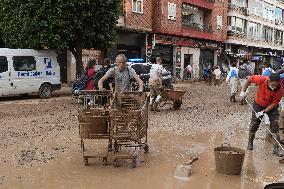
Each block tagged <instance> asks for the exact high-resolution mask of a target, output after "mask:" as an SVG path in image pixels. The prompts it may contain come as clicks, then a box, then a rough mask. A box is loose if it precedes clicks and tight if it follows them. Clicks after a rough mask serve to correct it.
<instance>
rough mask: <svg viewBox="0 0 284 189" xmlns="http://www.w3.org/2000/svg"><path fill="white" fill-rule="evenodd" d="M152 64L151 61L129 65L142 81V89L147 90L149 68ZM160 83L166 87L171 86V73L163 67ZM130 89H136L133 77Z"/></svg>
mask: <svg viewBox="0 0 284 189" xmlns="http://www.w3.org/2000/svg"><path fill="white" fill-rule="evenodd" d="M151 66H152V64H151V63H133V64H131V65H130V67H131V68H133V69H134V70H135V72H136V74H137V75H139V77H140V79H141V80H142V81H143V82H144V91H149V90H150V89H149V86H148V84H149V78H150V69H151ZM162 76H163V79H162V84H163V86H165V87H166V88H172V73H171V72H170V71H168V70H166V69H165V68H163V71H162ZM130 84H131V89H132V90H134V91H135V90H138V87H139V86H138V83H137V82H136V80H135V79H132V80H131V83H130Z"/></svg>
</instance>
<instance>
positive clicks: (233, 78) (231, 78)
mask: <svg viewBox="0 0 284 189" xmlns="http://www.w3.org/2000/svg"><path fill="white" fill-rule="evenodd" d="M238 73H239V69H238V68H237V67H236V63H235V62H233V63H232V66H231V67H230V71H229V73H228V75H227V78H226V83H227V84H229V87H230V93H231V96H230V101H231V102H237V101H236V94H237V92H238Z"/></svg>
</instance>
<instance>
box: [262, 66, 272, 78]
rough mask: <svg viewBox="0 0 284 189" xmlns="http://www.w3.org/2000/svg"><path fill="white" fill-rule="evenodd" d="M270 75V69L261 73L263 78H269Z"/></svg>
mask: <svg viewBox="0 0 284 189" xmlns="http://www.w3.org/2000/svg"><path fill="white" fill-rule="evenodd" d="M271 74H272V71H271V69H270V68H265V69H264V71H263V73H262V75H263V76H268V77H269V76H270V75H271Z"/></svg>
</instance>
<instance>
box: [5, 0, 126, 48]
mask: <svg viewBox="0 0 284 189" xmlns="http://www.w3.org/2000/svg"><path fill="white" fill-rule="evenodd" d="M121 1H122V0H0V7H1V8H0V29H1V35H2V38H3V40H4V42H5V44H6V47H10V48H44V47H47V48H50V49H64V48H69V49H74V48H77V47H78V46H79V47H83V48H91V47H92V48H98V49H102V48H105V47H108V46H109V45H110V44H111V42H112V41H113V40H114V38H115V36H116V32H115V28H116V22H117V19H118V15H119V12H120V10H119V9H120V5H121Z"/></svg>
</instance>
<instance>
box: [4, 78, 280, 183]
mask: <svg viewBox="0 0 284 189" xmlns="http://www.w3.org/2000/svg"><path fill="white" fill-rule="evenodd" d="M176 87H182V88H184V89H186V90H188V93H186V95H185V96H184V99H183V105H182V108H181V110H179V111H173V110H170V109H169V106H165V107H163V108H162V109H161V111H160V112H150V113H149V130H148V134H149V135H148V137H149V141H148V144H149V146H150V153H149V154H147V155H143V156H142V161H143V162H141V163H140V165H139V166H138V167H137V168H131V166H130V162H128V161H123V162H121V166H120V167H114V166H113V165H112V164H111V163H112V154H110V158H109V163H108V164H107V165H103V163H102V159H92V160H89V166H87V167H86V166H84V165H83V161H82V160H83V159H82V153H81V151H80V139H79V135H78V121H77V105H76V102H75V101H73V100H71V97H70V98H67V97H64V98H52V99H49V100H40V99H30V98H29V99H20V100H16V101H15V100H14V99H12V100H9V99H8V100H7V99H5V100H4V101H1V99H0V125H1V127H0V139H1V142H0V150H1V153H0V188H8V189H9V188H12V189H14V188H32V189H33V188H71V189H72V188H83V189H85V188H86V189H88V188H126V189H128V188H129V189H130V188H131V189H132V188H137V189H139V188H162V189H171V188H178V189H179V188H181V189H182V188H187V189H188V188H190V189H191V188H192V189H195V188H199V189H239V188H241V189H259V188H263V187H264V186H265V185H266V184H268V183H272V182H277V181H283V180H284V175H283V165H281V164H279V163H278V160H279V158H276V157H275V156H273V155H272V145H271V144H270V143H269V142H267V141H266V138H265V134H266V131H265V129H264V127H261V128H260V130H259V131H258V132H257V136H256V140H255V149H254V150H253V151H252V152H249V151H246V155H245V160H244V165H243V170H242V173H241V175H237V176H229V175H222V174H219V173H217V172H216V171H215V160H214V148H215V147H217V146H220V145H221V144H223V143H229V144H230V145H231V146H234V147H238V148H241V149H245V148H246V143H247V135H248V126H249V120H250V110H249V107H248V106H247V105H246V106H241V105H239V104H238V103H235V104H231V103H229V100H228V94H227V93H228V89H227V87H226V86H208V85H205V84H204V83H193V84H183V85H181V84H179V85H177V86H176ZM250 101H252V98H251V99H250ZM86 147H87V150H88V153H90V154H104V153H105V151H106V142H105V141H98V142H97V141H95V140H90V141H87V143H86ZM192 157H199V159H198V160H197V161H196V162H194V163H193V166H192V174H191V176H190V177H189V179H187V180H186V181H184V180H179V179H177V178H175V177H174V172H175V168H176V166H177V165H178V164H182V163H185V162H188V161H189V160H190V159H191V158H192Z"/></svg>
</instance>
